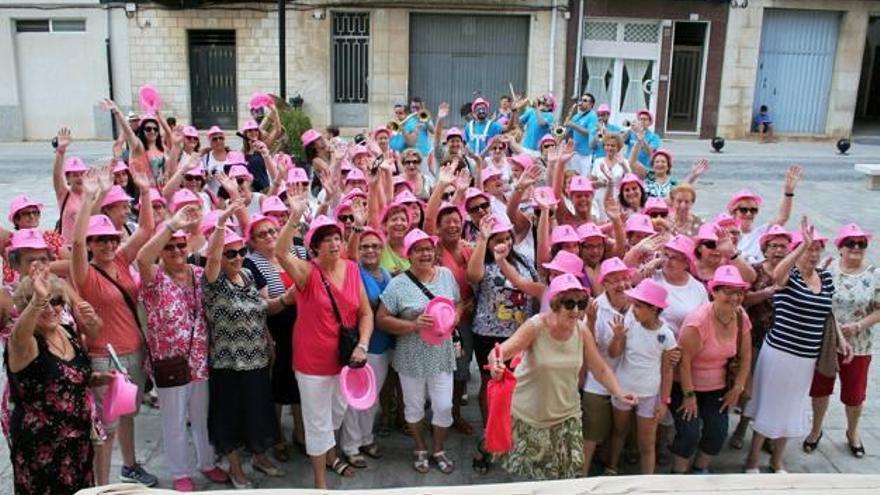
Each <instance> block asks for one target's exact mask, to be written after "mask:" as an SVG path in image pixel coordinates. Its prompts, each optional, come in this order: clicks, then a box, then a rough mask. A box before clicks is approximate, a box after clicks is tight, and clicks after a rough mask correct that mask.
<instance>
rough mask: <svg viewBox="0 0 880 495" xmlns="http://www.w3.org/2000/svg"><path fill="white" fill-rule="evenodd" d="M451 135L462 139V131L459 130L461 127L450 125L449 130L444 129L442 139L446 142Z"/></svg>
mask: <svg viewBox="0 0 880 495" xmlns="http://www.w3.org/2000/svg"><path fill="white" fill-rule="evenodd" d="M452 137H457V138H458V139H461V140H462V141H464V133H463V132H461V129H459V128H458V127H450V128H449V130H448V131H446V138H445V139H444V141H447V142H448V141H449V138H452Z"/></svg>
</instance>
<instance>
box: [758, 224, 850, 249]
mask: <svg viewBox="0 0 880 495" xmlns="http://www.w3.org/2000/svg"><path fill="white" fill-rule="evenodd" d="M777 236H783V237H785V238H787V239H788V243H789V244H790V243H791V233H789V232H788V231H787V230H785V227H783V226H781V225H775V224H774V225H771V226H770V228H768V229H767V231H766V232H764V234H763V235H761V238H760V240H759V241H758V243H759V244H760V245H761V250H763V249H765V248H766V247H767V242H768V241H770V238H771V237H777ZM835 243H836V242H835Z"/></svg>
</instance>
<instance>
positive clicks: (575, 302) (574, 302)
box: [559, 299, 590, 311]
mask: <svg viewBox="0 0 880 495" xmlns="http://www.w3.org/2000/svg"><path fill="white" fill-rule="evenodd" d="M559 304H560V305H561V306H562V307H563V308H565V309H567V310H569V311H571V310H573V309H574V308H575V307H576V308H577V309H578V310H579V311H583V310H585V309H587V306H589V305H590V301H588V300H587V299H564V300H562V301H559Z"/></svg>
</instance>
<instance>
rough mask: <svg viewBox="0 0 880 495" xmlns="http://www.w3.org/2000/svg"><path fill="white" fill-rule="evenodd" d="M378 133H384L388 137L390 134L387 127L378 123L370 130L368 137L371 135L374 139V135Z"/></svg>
mask: <svg viewBox="0 0 880 495" xmlns="http://www.w3.org/2000/svg"><path fill="white" fill-rule="evenodd" d="M379 134H385V135H386V136H389V137H390V136H391V130H390V129H388V128H387V127H385V126H383V125H380V126H379V127H377V128H375V129H373V131H372V132H370V137H372V138H373V139H374V140H375V139H376V136H378V135H379Z"/></svg>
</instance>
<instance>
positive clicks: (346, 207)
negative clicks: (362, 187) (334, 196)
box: [333, 201, 351, 221]
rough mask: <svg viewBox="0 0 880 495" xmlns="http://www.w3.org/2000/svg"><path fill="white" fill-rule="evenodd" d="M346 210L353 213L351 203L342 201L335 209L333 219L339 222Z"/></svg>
mask: <svg viewBox="0 0 880 495" xmlns="http://www.w3.org/2000/svg"><path fill="white" fill-rule="evenodd" d="M346 210H348V211H351V201H340V202H339V204H338V205H336V208H333V218H335V219H336V220H337V221H339V215H342V213H343V212H345V211H346Z"/></svg>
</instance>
